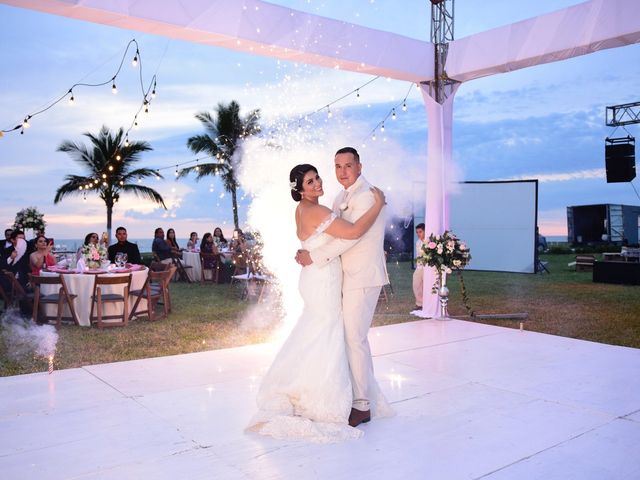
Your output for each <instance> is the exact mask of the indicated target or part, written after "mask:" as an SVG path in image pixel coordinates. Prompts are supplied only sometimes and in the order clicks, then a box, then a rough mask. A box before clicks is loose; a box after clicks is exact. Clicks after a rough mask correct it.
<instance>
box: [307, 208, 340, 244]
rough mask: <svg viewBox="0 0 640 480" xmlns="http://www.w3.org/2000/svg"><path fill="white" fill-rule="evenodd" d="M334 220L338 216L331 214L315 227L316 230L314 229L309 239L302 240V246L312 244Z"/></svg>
mask: <svg viewBox="0 0 640 480" xmlns="http://www.w3.org/2000/svg"><path fill="white" fill-rule="evenodd" d="M336 218H338V216H337V215H336V214H335V213H333V212H331V213H330V214H329V215H328V216H327V218H326V219H325V220H324V221H323V222H322V223H321V224H320V225H318V226H317V228H316V229H315V231H314V232H313V233H312V234H311V236H310V237H309V238H307V239H306V240H304V241H303V242H302V244H303V245H306V244H308V243H309V242H312V241H313V240H314V239H315V238H317V237H318V236H319V235H320V234H321V233H324V231H325V230H326V229H327V228H329V225H331V222H333V221H334V220H335V219H336Z"/></svg>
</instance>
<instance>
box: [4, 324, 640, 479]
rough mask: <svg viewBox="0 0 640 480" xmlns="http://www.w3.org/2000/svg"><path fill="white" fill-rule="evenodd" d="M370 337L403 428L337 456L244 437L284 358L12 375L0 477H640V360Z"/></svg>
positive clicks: (465, 329) (257, 355) (501, 340)
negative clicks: (266, 382)
mask: <svg viewBox="0 0 640 480" xmlns="http://www.w3.org/2000/svg"><path fill="white" fill-rule="evenodd" d="M370 338H371V342H372V347H373V350H374V355H375V359H374V362H375V368H376V374H377V376H378V378H379V380H380V384H381V387H382V388H383V390H384V391H385V393H386V395H387V396H388V398H389V400H390V401H392V402H393V405H394V408H395V410H396V411H397V415H396V416H395V417H392V418H385V419H373V420H372V421H371V422H370V423H368V424H366V425H363V426H362V427H361V428H362V430H364V432H365V435H364V437H363V438H362V439H359V440H353V441H349V442H346V443H339V444H330V445H319V444H309V443H302V442H284V441H278V440H274V439H271V438H265V437H260V436H258V435H255V434H246V433H244V432H243V428H244V426H245V424H246V422H247V421H248V419H249V417H250V416H251V414H252V413H253V411H254V395H255V391H256V388H257V386H258V384H259V381H260V376H261V375H262V373H263V372H264V369H265V368H266V367H267V366H268V364H269V362H270V359H271V357H272V355H273V348H272V347H269V346H268V345H256V346H249V347H242V348H233V349H229V350H217V351H211V352H204V353H196V354H189V355H178V356H173V357H161V358H151V359H147V360H138V361H130V362H121V363H114V364H107V365H94V366H90V367H86V368H81V369H71V370H61V371H56V372H54V374H53V375H48V374H46V373H42V374H32V375H23V376H16V377H5V378H0V477H1V478H2V479H4V480H16V479H39V480H44V479H63V478H64V479H119V480H122V479H153V480H159V479H188V480H195V479H224V480H227V479H229V480H232V479H280V478H282V479H307V478H309V479H311V478H319V479H354V478H355V479H359V478H362V479H438V480H453V479H477V478H483V479H489V480H505V479H518V480H525V479H545V480H549V479H562V480H568V479H580V480H587V479H594V480H595V479H597V480H604V479H638V478H640V350H637V349H631V348H623V347H613V346H609V345H602V344H597V343H591V342H584V341H579V340H572V339H568V338H561V337H554V336H549V335H542V334H537V333H531V332H527V331H524V332H521V331H518V330H511V329H504V328H499V327H493V326H487V325H480V324H474V323H470V322H463V321H457V320H452V321H436V320H421V321H416V322H411V323H405V324H400V325H392V326H387V327H380V328H376V329H373V330H372V331H371V334H370Z"/></svg>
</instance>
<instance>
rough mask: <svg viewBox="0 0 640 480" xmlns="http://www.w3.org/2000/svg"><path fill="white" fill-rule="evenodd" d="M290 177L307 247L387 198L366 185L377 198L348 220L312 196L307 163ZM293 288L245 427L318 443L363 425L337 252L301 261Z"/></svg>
mask: <svg viewBox="0 0 640 480" xmlns="http://www.w3.org/2000/svg"><path fill="white" fill-rule="evenodd" d="M289 180H290V186H291V196H292V197H293V199H294V200H295V201H296V202H299V204H298V206H297V208H296V217H295V218H296V226H297V235H298V238H299V239H300V241H301V242H302V248H304V249H305V250H312V249H314V248H316V247H318V246H320V245H322V244H324V243H326V242H327V241H329V240H331V239H332V238H343V239H358V238H360V237H361V236H362V235H363V234H364V233H365V232H366V231H367V230H368V229H369V228H370V227H371V225H373V223H374V221H375V219H376V217H377V216H378V214H379V213H380V210H381V209H382V207H383V206H384V204H385V198H384V193H382V191H381V190H379V189H377V188H372V189H371V190H372V193H373V195H374V198H375V204H374V205H373V206H372V207H371V208H370V209H369V210H368V211H367V212H366V213H365V214H364V215H363V216H362V217H361V218H359V219H358V220H357V221H356V222H355V223H353V224H352V223H349V222H347V221H346V220H342V219H340V218H337V216H336V214H335V213H333V212H332V211H331V210H330V209H328V208H327V207H325V206H322V205H320V204H319V203H318V200H319V198H320V197H321V196H322V195H323V194H324V191H323V190H322V179H321V178H320V176H319V175H318V171H317V169H316V168H315V167H314V166H313V165H309V164H303V165H297V166H296V167H294V168H293V169H292V170H291V173H290V174H289ZM299 290H300V294H301V295H302V299H303V302H304V308H303V311H302V315H301V316H300V319H299V320H298V322H297V324H296V326H295V327H294V329H293V330H292V332H291V334H290V336H289V338H287V340H286V341H285V343H284V345H283V346H282V349H281V350H280V352H278V354H277V356H276V358H275V360H274V361H273V364H272V365H271V367H270V369H269V371H268V372H267V374H266V375H265V377H264V378H263V380H262V384H261V385H260V390H259V391H258V398H257V401H258V412H257V413H256V414H255V415H254V417H253V419H252V420H251V422H250V423H249V427H248V429H249V430H250V431H255V432H258V433H260V434H263V435H270V436H272V437H275V438H279V439H304V440H309V441H313V442H319V443H329V442H336V441H340V440H346V439H350V438H358V437H360V436H361V435H362V431H360V430H358V429H356V428H352V427H350V426H349V424H348V418H349V413H350V411H351V403H352V389H351V378H350V372H349V364H348V360H347V356H346V352H345V342H344V327H343V323H342V293H341V292H342V268H341V265H340V258H339V257H338V258H336V259H334V260H332V261H331V262H330V263H329V264H327V265H325V266H323V267H317V266H316V265H314V264H312V265H310V266H308V267H304V268H303V269H302V271H301V273H300V280H299Z"/></svg>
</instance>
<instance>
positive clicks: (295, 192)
mask: <svg viewBox="0 0 640 480" xmlns="http://www.w3.org/2000/svg"><path fill="white" fill-rule="evenodd" d="M312 171H313V172H316V173H318V169H317V168H316V167H314V166H313V165H309V164H308V163H303V164H302V165H296V166H295V167H293V168H292V169H291V172H289V186H290V187H291V198H293V199H294V200H295V201H296V202H299V201H300V200H302V194H301V193H300V192H302V180H304V176H305V175H306V174H307V172H312Z"/></svg>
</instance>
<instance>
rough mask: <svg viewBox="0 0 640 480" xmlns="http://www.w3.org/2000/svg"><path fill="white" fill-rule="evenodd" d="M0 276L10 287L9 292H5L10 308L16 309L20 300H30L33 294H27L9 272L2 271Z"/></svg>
mask: <svg viewBox="0 0 640 480" xmlns="http://www.w3.org/2000/svg"><path fill="white" fill-rule="evenodd" d="M2 274H3V275H4V276H5V278H6V279H7V282H8V284H9V285H10V289H9V292H5V294H8V296H9V303H10V305H11V306H14V307H17V306H19V304H20V301H21V300H31V299H32V296H33V294H30V293H27V292H26V291H25V289H24V288H23V287H22V285H21V284H20V282H19V281H18V279H17V278H16V276H15V274H14V273H13V272H12V271H10V270H3V271H2Z"/></svg>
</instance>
